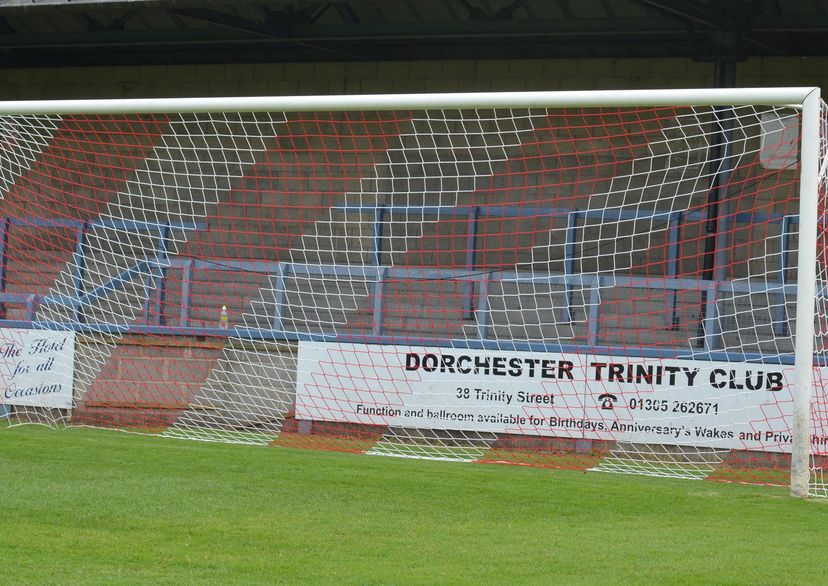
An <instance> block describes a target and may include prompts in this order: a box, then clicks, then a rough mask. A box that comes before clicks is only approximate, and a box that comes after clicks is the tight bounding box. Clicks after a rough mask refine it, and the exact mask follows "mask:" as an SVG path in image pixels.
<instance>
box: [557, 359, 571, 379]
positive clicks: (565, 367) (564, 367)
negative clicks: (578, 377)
mask: <svg viewBox="0 0 828 586" xmlns="http://www.w3.org/2000/svg"><path fill="white" fill-rule="evenodd" d="M574 366H575V365H574V364H572V363H571V362H570V361H569V360H560V361H558V378H559V379H561V378H566V379H569V380H572V369H573V368H574Z"/></svg>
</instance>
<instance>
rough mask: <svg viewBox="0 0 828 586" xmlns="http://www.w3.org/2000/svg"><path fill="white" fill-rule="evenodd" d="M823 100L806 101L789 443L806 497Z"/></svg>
mask: <svg viewBox="0 0 828 586" xmlns="http://www.w3.org/2000/svg"><path fill="white" fill-rule="evenodd" d="M820 104H821V100H820V95H819V89H814V90H813V91H811V92H810V93H809V94H808V96H807V97H806V98H805V100H804V101H803V103H802V143H801V144H802V148H801V153H802V163H801V165H800V180H799V254H798V257H799V264H798V268H797V274H798V279H797V291H796V348H795V355H796V357H795V365H794V386H793V400H794V415H793V429H792V442H793V445H792V448H791V495H792V496H796V497H807V496H808V483H809V480H810V472H811V467H810V459H811V394H812V386H813V377H814V370H813V368H814V304H815V302H816V245H817V204H818V202H817V198H818V183H819V126H820Z"/></svg>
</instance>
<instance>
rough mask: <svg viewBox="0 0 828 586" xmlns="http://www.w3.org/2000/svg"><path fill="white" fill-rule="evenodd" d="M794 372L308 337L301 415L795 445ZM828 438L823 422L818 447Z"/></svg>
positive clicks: (773, 447)
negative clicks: (792, 443) (336, 341)
mask: <svg viewBox="0 0 828 586" xmlns="http://www.w3.org/2000/svg"><path fill="white" fill-rule="evenodd" d="M792 376H793V368H792V367H790V366H783V365H777V364H755V363H754V364H751V363H744V362H732V363H729V362H710V361H701V360H681V359H657V358H637V357H623V356H602V355H597V354H570V353H566V354H557V353H539V352H510V351H495V350H469V349H459V348H458V349H455V348H437V347H434V348H429V347H419V346H381V345H361V344H336V343H324V342H301V343H300V344H299V361H298V373H297V388H296V417H297V418H298V419H308V420H321V421H342V422H350V423H361V424H366V425H383V426H385V425H388V426H394V427H416V428H421V429H451V430H463V431H478V432H490V433H506V434H516V435H536V436H549V437H566V438H586V439H596V440H607V441H624V442H641V443H653V444H669V445H695V446H705V447H710V448H725V449H747V450H764V451H773V452H789V451H790V449H791V434H790V428H791V425H792V421H793V400H792V396H791V381H792ZM815 376H816V377H817V381H820V380H824V379H825V373H823V372H821V369H815ZM817 387H818V390H819V389H820V388H821V387H820V385H817ZM825 435H826V434H825V433H823V432H819V433H818V432H817V431H816V429H815V431H814V434H813V436H812V442H814V447H815V448H817V449H818V450H817V451H822V450H824V449H825V447H826V446H828V437H823V436H825Z"/></svg>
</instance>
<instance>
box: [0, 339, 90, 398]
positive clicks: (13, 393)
mask: <svg viewBox="0 0 828 586" xmlns="http://www.w3.org/2000/svg"><path fill="white" fill-rule="evenodd" d="M74 364H75V332H60V331H52V330H26V329H14V328H5V329H3V336H2V339H0V404H5V405H26V406H33V407H51V408H60V409H69V408H71V407H72V405H73V403H72V389H73V378H74Z"/></svg>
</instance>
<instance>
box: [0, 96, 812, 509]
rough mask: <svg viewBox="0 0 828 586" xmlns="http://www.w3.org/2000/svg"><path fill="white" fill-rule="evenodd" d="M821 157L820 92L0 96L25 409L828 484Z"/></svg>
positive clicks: (7, 383)
mask: <svg viewBox="0 0 828 586" xmlns="http://www.w3.org/2000/svg"><path fill="white" fill-rule="evenodd" d="M769 128H770V129H772V130H768V129H769ZM769 134H774V136H773V137H771V138H769V137H768V136H769ZM769 161H770V162H769ZM827 167H828V155H826V117H825V107H824V104H823V102H822V100H821V98H820V90H819V89H818V88H813V87H801V88H739V89H681V90H613V91H573V92H542V91H537V92H499V93H435V94H413V95H412V94H408V95H390V94H389V95H348V96H345V95H342V96H338V95H331V96H282V97H265V96H262V97H238V98H230V97H228V98H174V99H160V98H159V99H136V100H133V99H114V100H56V101H9V102H0V197H2V201H0V211H1V212H2V213H0V220H2V221H0V328H2V329H0V332H2V340H0V342H2V343H3V344H4V347H5V348H8V349H9V350H7V351H5V352H6V353H5V354H2V355H0V356H2V363H0V369H2V372H4V379H3V385H4V386H3V393H2V396H0V419H2V418H8V419H9V420H11V421H13V422H26V421H38V422H54V421H62V422H78V423H87V424H92V425H116V426H123V427H130V428H134V427H143V428H152V429H154V430H160V431H161V432H162V433H164V434H167V435H171V436H175V437H185V438H193V439H202V440H208V441H238V442H245V443H265V444H269V443H277V444H278V443H283V444H284V445H300V446H315V447H323V448H331V449H347V450H352V451H360V452H367V453H375V454H388V455H397V456H407V457H423V458H442V459H452V460H473V461H498V462H500V461H503V462H521V463H539V464H541V465H551V466H557V465H565V466H570V465H572V466H576V467H580V466H583V467H585V468H590V469H594V470H599V471H607V472H633V473H642V474H649V475H655V476H679V477H687V478H708V477H712V478H720V477H721V478H725V477H728V478H729V477H730V476H727V475H728V474H732V477H734V478H736V479H738V480H747V481H751V480H757V481H760V482H765V481H766V482H770V483H779V482H780V480H779V479H780V478H783V476H784V481H785V482H789V483H790V491H791V494H792V495H795V496H798V497H805V496H808V495H809V494H812V495H820V496H826V495H828V484H826V481H825V479H824V476H823V474H824V472H823V471H824V469H825V467H826V460H828V429H826V426H828V406H826V405H825V393H824V389H823V388H822V386H821V385H822V384H823V382H822V381H823V380H825V379H824V378H823V376H822V374H821V372H822V370H821V369H823V368H824V367H825V366H826V365H825V363H824V361H823V359H824V358H826V356H825V353H824V348H823V338H822V337H823V335H825V332H823V331H822V325H815V324H823V321H824V320H823V318H824V317H825V313H826V312H825V308H826V304H825V302H824V300H825V299H826V297H827V296H828V293H827V292H826V287H828V279H827V277H828V267H826V266H824V265H825V260H826V259H825V258H824V257H825V255H826V250H828V237H826V235H825V234H824V232H825V231H826V225H828V222H826V219H825V214H826V206H825V202H824V201H823V200H824V199H825V177H826V168H827ZM792 259H795V262H793V260H792ZM44 329H48V330H56V331H58V332H68V333H71V336H72V338H71V345H72V351H71V353H69V352H68V350H65V348H68V345H63V343H61V344H57V343H55V344H54V348H55V349H56V352H57V354H56V360H57V362H58V363H60V362H61V360H63V361H65V362H66V364H64V365H62V367H61V368H62V369H61V371H60V372H61V377H63V378H62V379H61V380H64V379H65V378H66V377H67V376H70V378H72V380H73V382H72V383H70V384H69V385H68V387H71V388H68V390H67V388H66V387H67V385H65V384H63V383H61V384H63V386H62V387H61V385H59V384H57V383H54V381H50V379H49V376H48V372H49V371H50V369H51V368H52V366H50V365H49V364H50V363H48V360H47V361H41V362H40V363H36V362H31V361H30V363H26V362H25V360H23V358H21V356H25V355H26V353H27V352H34V350H32V344H40V345H41V346H39V347H38V348H40V347H45V346H43V345H44V344H45V342H38V341H37V336H35V337H34V338H32V337H31V336H29V334H28V333H26V332H27V331H28V330H44ZM31 340H34V341H31ZM18 350H19V352H18ZM60 352H63V354H61V353H60ZM36 370H37V371H38V372H40V373H41V374H42V376H41V375H38V376H39V377H40V378H38V377H34V376H32V375H31V372H35V371H36ZM30 371H31V372H30ZM43 373H46V374H43ZM67 373H73V374H67ZM815 373H816V374H817V376H816V378H815ZM58 387H60V388H61V389H63V390H62V391H58V390H55V389H57V388H58ZM815 389H816V393H815V392H814V390H815ZM50 393H55V396H51V397H47V395H49V394H50ZM60 393H64V394H63V395H61V396H60V397H58V396H57V395H58V394H60ZM823 419H824V420H825V421H823ZM569 454H572V455H573V458H575V460H569V459H567V458H569ZM572 462H576V463H574V464H573V463H572ZM780 462H782V464H780ZM780 466H782V467H789V477H788V476H787V475H786V474H787V473H786V474H785V475H777V472H776V471H774V472H768V470H770V469H771V468H773V469H774V470H776V469H777V468H779V467H780ZM723 467H724V468H725V469H727V470H728V472H727V474H726V475H724V476H720V470H721V469H722V468H723ZM734 470H736V471H735V472H734ZM760 470H761V473H760V472H757V471H760Z"/></svg>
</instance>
